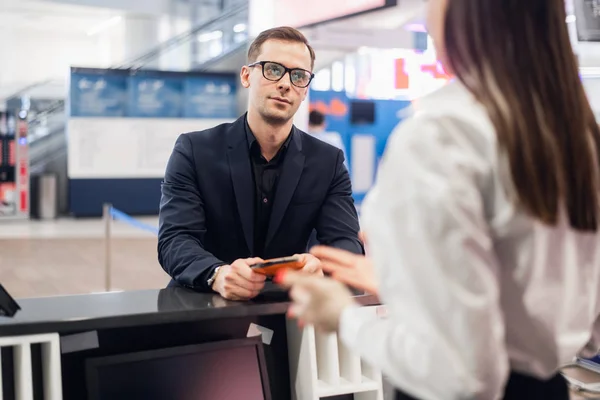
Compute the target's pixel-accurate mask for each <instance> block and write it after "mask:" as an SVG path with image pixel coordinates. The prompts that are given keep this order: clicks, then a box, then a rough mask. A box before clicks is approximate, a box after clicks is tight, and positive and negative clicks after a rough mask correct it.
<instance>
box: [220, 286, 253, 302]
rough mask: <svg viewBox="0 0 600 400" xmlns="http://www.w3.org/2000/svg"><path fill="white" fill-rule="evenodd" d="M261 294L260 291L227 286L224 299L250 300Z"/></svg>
mask: <svg viewBox="0 0 600 400" xmlns="http://www.w3.org/2000/svg"><path fill="white" fill-rule="evenodd" d="M259 292H260V291H259V290H250V289H247V288H245V287H242V286H237V285H235V284H226V285H225V296H224V297H225V298H226V299H228V300H236V301H239V300H248V299H251V298H253V297H256V296H257V295H258V293H259Z"/></svg>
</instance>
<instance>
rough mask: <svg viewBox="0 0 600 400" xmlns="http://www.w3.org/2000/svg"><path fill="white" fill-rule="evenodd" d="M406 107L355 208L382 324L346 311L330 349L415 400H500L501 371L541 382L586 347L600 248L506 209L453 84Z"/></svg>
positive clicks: (494, 159) (495, 164) (499, 165)
mask: <svg viewBox="0 0 600 400" xmlns="http://www.w3.org/2000/svg"><path fill="white" fill-rule="evenodd" d="M415 107H416V113H415V115H414V116H413V117H412V118H410V119H408V120H407V121H405V122H404V123H402V124H401V125H400V126H399V127H398V128H397V129H396V130H395V131H394V133H393V134H392V136H391V137H390V139H389V141H388V145H387V149H386V153H385V156H384V158H383V160H382V163H381V165H380V169H379V173H378V178H377V182H376V184H375V186H374V188H373V190H372V191H371V192H370V193H369V195H368V197H367V199H366V200H365V202H364V204H363V207H362V219H361V220H362V224H363V229H364V230H365V233H366V234H367V238H368V244H367V247H368V251H369V256H370V257H371V258H372V259H373V262H374V264H375V268H376V273H377V278H378V282H379V289H380V297H381V300H382V302H383V303H384V304H386V306H387V309H388V317H387V318H385V319H377V318H375V317H368V316H367V315H366V314H365V313H361V312H360V311H358V309H357V308H350V309H347V310H346V311H344V313H343V315H342V319H341V322H340V336H341V338H342V340H343V342H345V343H346V344H347V345H348V346H349V347H350V348H352V349H355V350H356V351H357V352H358V353H359V354H360V355H361V356H362V357H363V358H364V359H365V360H366V361H368V362H370V363H372V364H373V365H374V366H376V367H378V368H379V369H381V371H382V372H383V373H384V375H386V376H387V377H388V378H389V380H390V381H391V382H392V383H394V384H395V385H396V386H397V387H399V388H401V389H402V390H403V391H405V392H407V393H408V394H411V395H413V396H415V397H417V398H419V399H423V400H438V399H439V400H442V399H443V400H452V399H465V398H476V399H484V400H486V399H499V398H501V397H502V395H503V392H504V387H505V384H506V380H507V378H508V375H509V372H510V371H511V370H512V371H516V372H520V373H524V374H528V375H533V376H535V377H539V378H549V377H551V376H553V375H554V374H555V373H556V372H557V369H558V368H559V366H561V365H562V364H564V363H567V362H569V361H571V360H572V359H573V357H574V356H575V355H576V353H577V351H578V350H579V349H581V348H582V347H583V346H584V345H585V344H586V343H587V342H588V340H589V339H590V333H591V330H592V325H593V323H594V320H595V319H596V316H597V315H598V313H599V304H598V303H599V301H598V298H599V296H598V289H599V287H600V258H599V257H600V235H598V234H581V233H578V232H576V231H574V230H573V229H571V228H570V227H569V225H568V223H565V221H564V220H563V221H562V222H561V223H559V224H558V226H555V227H550V226H545V225H543V224H541V223H539V222H537V221H535V220H533V219H532V218H530V217H529V216H527V215H525V214H524V213H523V212H522V211H520V210H519V209H518V208H516V207H515V206H514V205H513V202H512V201H511V200H510V198H509V195H508V193H510V173H509V169H508V167H507V163H506V162H503V158H502V157H501V156H499V154H498V144H497V141H496V133H495V130H494V128H493V126H492V124H491V121H490V120H489V118H488V116H487V114H486V111H485V110H484V109H483V107H482V106H481V105H480V104H479V103H477V102H476V101H475V99H474V98H473V97H472V95H471V94H470V93H469V92H468V91H467V90H466V89H465V88H464V87H463V86H462V85H461V84H459V83H456V82H455V83H451V84H449V85H447V86H446V87H444V88H442V89H441V90H439V91H438V92H436V93H434V94H432V95H430V96H428V97H426V98H424V99H422V100H420V101H419V103H418V104H417V105H416V106H415Z"/></svg>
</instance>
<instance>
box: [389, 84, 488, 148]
mask: <svg viewBox="0 0 600 400" xmlns="http://www.w3.org/2000/svg"><path fill="white" fill-rule="evenodd" d="M394 143H395V144H396V146H402V147H405V148H412V149H414V150H418V149H421V150H422V151H425V152H427V151H428V149H431V148H434V147H437V148H447V149H448V150H450V149H452V148H454V149H456V148H461V149H463V150H465V151H469V150H470V151H474V152H477V153H481V155H483V156H486V157H487V156H490V155H491V154H490V152H494V153H495V152H496V144H497V141H496V133H495V129H494V127H493V125H492V123H491V120H490V118H489V116H488V114H487V112H486V110H485V109H484V108H483V106H481V104H480V103H479V102H478V101H477V100H476V99H475V98H474V96H473V95H472V94H471V93H470V92H469V91H468V90H467V89H466V88H465V87H464V86H463V85H462V84H460V83H459V82H451V83H449V84H448V85H446V86H444V87H443V88H441V89H439V90H437V91H435V92H433V93H431V94H429V95H427V96H425V97H423V98H421V99H419V100H416V101H415V102H414V103H413V105H412V107H411V109H410V116H408V117H407V118H406V119H405V120H403V121H402V122H401V123H400V124H398V126H397V127H396V128H395V130H394V132H393V133H392V137H391V143H390V144H391V145H393V144H394Z"/></svg>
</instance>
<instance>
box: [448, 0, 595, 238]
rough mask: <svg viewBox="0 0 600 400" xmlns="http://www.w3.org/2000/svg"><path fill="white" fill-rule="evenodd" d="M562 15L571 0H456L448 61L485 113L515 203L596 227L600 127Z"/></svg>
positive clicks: (541, 215) (537, 214)
mask: <svg viewBox="0 0 600 400" xmlns="http://www.w3.org/2000/svg"><path fill="white" fill-rule="evenodd" d="M565 19H566V11H565V3H564V0H449V1H448V10H447V14H446V21H445V24H446V25H445V48H446V59H447V61H448V64H449V67H450V68H451V70H452V72H453V73H454V74H455V75H456V77H457V78H458V79H459V80H460V81H461V82H462V83H463V84H464V85H465V86H466V87H467V88H468V90H469V91H470V92H471V93H472V94H473V95H474V96H475V97H476V98H477V100H478V101H479V102H480V103H481V104H483V106H484V107H485V108H486V109H487V111H488V114H489V116H490V118H491V120H492V123H493V125H494V127H495V129H496V133H497V137H498V142H499V146H500V149H501V151H502V152H503V154H504V155H506V156H507V159H508V161H509V163H510V170H511V176H512V182H513V185H514V189H515V192H516V193H515V194H516V201H517V202H518V204H519V205H520V206H521V207H522V208H523V209H524V210H525V211H526V212H527V213H528V214H529V215H531V216H533V217H534V218H536V219H538V220H540V221H542V222H544V223H546V224H549V225H555V224H556V223H557V221H558V218H559V214H560V212H561V208H562V207H564V208H565V209H566V211H567V212H568V218H569V222H570V225H571V226H572V227H573V228H575V229H577V230H581V231H592V232H595V231H596V230H597V228H598V220H599V213H600V207H599V200H600V199H599V197H600V196H599V190H598V188H599V185H598V183H599V182H598V180H599V175H598V168H599V159H598V158H599V156H600V145H599V144H600V130H599V129H598V125H597V123H596V121H595V118H594V114H593V112H592V109H591V107H590V104H589V102H588V100H587V97H586V95H585V91H584V89H583V85H582V83H581V80H580V77H579V73H578V66H577V61H576V59H575V56H574V53H573V48H572V46H571V42H570V40H569V35H568V30H567V25H566V23H565Z"/></svg>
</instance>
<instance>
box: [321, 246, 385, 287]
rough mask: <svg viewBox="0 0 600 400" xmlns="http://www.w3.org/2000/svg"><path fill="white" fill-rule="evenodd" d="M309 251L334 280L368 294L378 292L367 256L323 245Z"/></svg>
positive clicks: (371, 265)
mask: <svg viewBox="0 0 600 400" xmlns="http://www.w3.org/2000/svg"><path fill="white" fill-rule="evenodd" d="M310 252H311V254H312V255H314V256H315V257H317V258H318V259H320V260H321V268H323V271H325V272H328V273H330V274H331V277H332V278H334V279H335V280H338V281H340V282H342V283H345V284H346V285H349V286H353V287H355V288H357V289H359V290H363V291H365V292H367V293H369V294H374V295H377V294H378V290H377V282H376V279H375V272H374V270H373V264H372V263H371V260H369V259H368V258H367V257H365V256H362V255H361V256H359V255H356V254H353V253H350V252H348V251H345V250H339V249H334V248H331V247H324V246H315V247H313V248H312V249H311V251H310Z"/></svg>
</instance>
